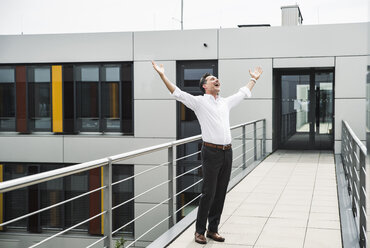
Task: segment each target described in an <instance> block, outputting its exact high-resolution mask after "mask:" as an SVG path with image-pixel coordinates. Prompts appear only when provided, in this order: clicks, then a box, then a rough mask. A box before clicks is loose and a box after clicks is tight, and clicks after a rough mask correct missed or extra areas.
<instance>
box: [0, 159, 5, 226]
mask: <svg viewBox="0 0 370 248" xmlns="http://www.w3.org/2000/svg"><path fill="white" fill-rule="evenodd" d="M2 181H3V165H2V164H0V182H2ZM3 204H4V202H3V194H2V193H1V194H0V223H3V222H4V211H3ZM3 230H4V227H2V226H1V227H0V231H3Z"/></svg>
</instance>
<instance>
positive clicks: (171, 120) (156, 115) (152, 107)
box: [135, 100, 176, 139]
mask: <svg viewBox="0 0 370 248" xmlns="http://www.w3.org/2000/svg"><path fill="white" fill-rule="evenodd" d="M135 137H146V138H152V137H155V138H157V137H161V138H163V137H166V138H174V139H175V138H176V101H175V100H135Z"/></svg>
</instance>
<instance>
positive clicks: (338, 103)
mask: <svg viewBox="0 0 370 248" xmlns="http://www.w3.org/2000/svg"><path fill="white" fill-rule="evenodd" d="M365 111H366V99H335V140H341V139H342V120H345V121H347V122H348V124H349V125H350V127H351V128H352V130H353V131H354V132H355V134H356V135H357V137H358V138H359V139H360V140H365V139H366V125H365V117H366V114H365V113H366V112H365Z"/></svg>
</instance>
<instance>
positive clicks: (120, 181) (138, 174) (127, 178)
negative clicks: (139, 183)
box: [112, 162, 171, 186]
mask: <svg viewBox="0 0 370 248" xmlns="http://www.w3.org/2000/svg"><path fill="white" fill-rule="evenodd" d="M169 163H171V162H164V163H163V164H160V165H157V166H154V167H152V168H149V169H146V170H145V171H142V172H139V173H137V174H135V175H133V176H130V177H126V178H124V179H122V180H119V181H117V182H114V183H112V186H114V185H116V184H119V183H123V182H125V181H128V180H130V179H132V178H135V177H137V176H140V175H142V174H144V173H146V172H149V171H152V170H155V169H158V168H160V167H162V166H164V165H168V164H169Z"/></svg>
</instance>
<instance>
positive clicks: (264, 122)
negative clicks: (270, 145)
mask: <svg viewBox="0 0 370 248" xmlns="http://www.w3.org/2000/svg"><path fill="white" fill-rule="evenodd" d="M262 156H263V157H265V156H266V119H263V149H262Z"/></svg>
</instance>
